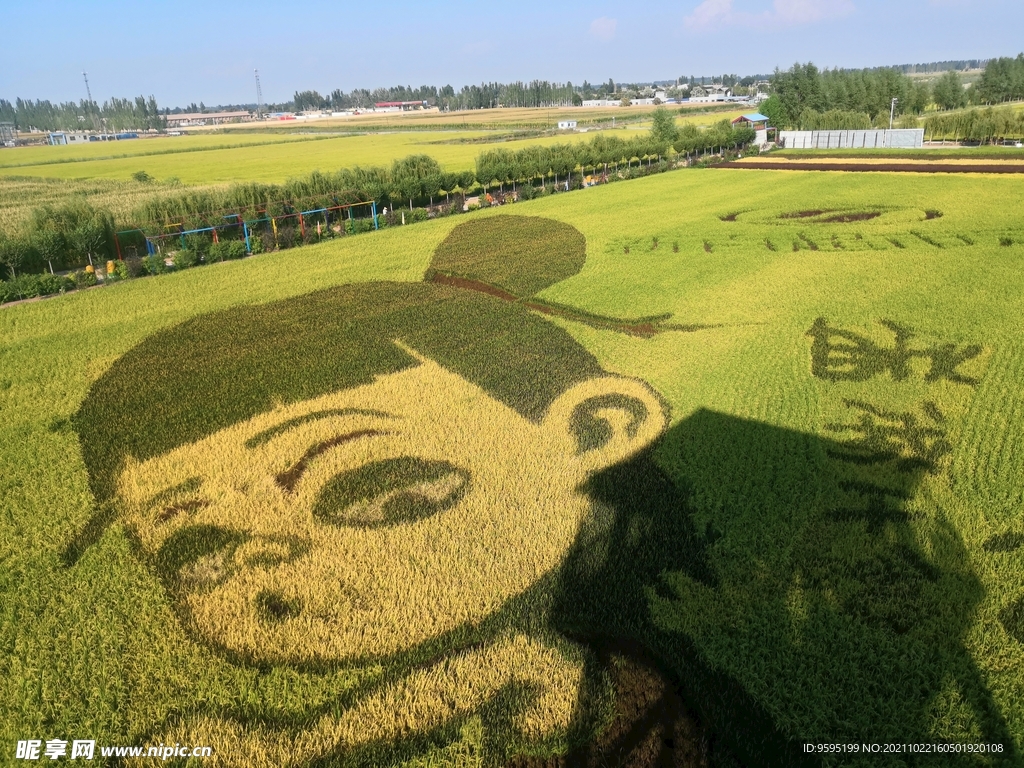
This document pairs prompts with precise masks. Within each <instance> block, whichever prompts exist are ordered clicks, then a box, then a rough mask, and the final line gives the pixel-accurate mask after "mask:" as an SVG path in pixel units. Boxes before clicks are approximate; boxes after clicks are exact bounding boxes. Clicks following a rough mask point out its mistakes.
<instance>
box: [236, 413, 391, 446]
mask: <svg viewBox="0 0 1024 768" xmlns="http://www.w3.org/2000/svg"><path fill="white" fill-rule="evenodd" d="M332 416H377V417H379V418H382V419H393V418H395V416H394V415H393V414H390V413H386V412H384V411H374V410H371V409H368V408H327V409H325V410H322V411H312V412H311V413H306V414H303V415H302V416H296V417H295V418H292V419H288V420H287V421H282V422H281V423H280V424H275V425H274V426H272V427H270V428H269V429H265V430H263V431H262V432H258V433H256V434H255V435H253V436H252V437H250V438H249V439H248V440H246V441H245V447H246V448H248V449H249V450H252V449H253V448H258V447H259V446H261V445H264V444H266V443H269V442H270V441H271V440H273V439H274V438H275V437H277V436H278V435H280V434H281V433H282V432H287V431H288V430H289V429H295V428H296V427H300V426H302V425H303V424H308V423H309V422H311V421H317V420H319V419H329V418H331V417H332Z"/></svg>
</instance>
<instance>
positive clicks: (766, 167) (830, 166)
mask: <svg viewBox="0 0 1024 768" xmlns="http://www.w3.org/2000/svg"><path fill="white" fill-rule="evenodd" d="M715 167H716V168H745V169H747V170H760V171H860V172H864V173H871V172H885V173H1024V163H1017V164H1013V165H1011V164H1005V165H996V164H984V165H982V164H978V163H975V164H970V165H966V164H965V165H952V164H950V163H938V162H934V163H929V164H927V165H925V164H921V163H871V164H867V163H826V162H799V163H787V164H785V165H782V164H780V163H765V162H750V163H748V162H735V161H731V162H728V163H719V164H718V165H716V166H715Z"/></svg>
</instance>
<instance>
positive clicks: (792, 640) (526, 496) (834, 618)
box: [0, 139, 1024, 766]
mask: <svg viewBox="0 0 1024 768" xmlns="http://www.w3.org/2000/svg"><path fill="white" fill-rule="evenodd" d="M330 141H331V140H324V141H322V142H319V141H318V142H308V143H301V142H300V143H296V144H285V145H282V147H284V148H291V147H311V148H316V147H320V146H323V145H325V144H329V143H330ZM338 141H350V139H339V140H338ZM273 146H274V147H277V145H273ZM264 149H266V148H264ZM211 151H218V150H211ZM225 151H226V150H225ZM185 157H188V155H185ZM70 165H79V164H77V163H75V164H70ZM1022 205H1024V187H1022V186H1021V183H1020V181H1019V179H1015V178H1014V177H1012V176H985V175H980V174H963V175H956V176H947V175H924V174H922V175H917V174H887V173H871V174H867V173H865V174H860V173H856V172H852V173H841V174H839V173H827V172H821V173H780V172H778V171H772V170H741V169H735V170H733V169H691V170H687V171H679V172H673V173H665V174H660V175H657V176H652V177H648V178H645V179H640V180H635V181H630V182H623V183H617V184H610V185H607V186H600V187H596V188H592V189H586V190H582V191H579V192H574V193H572V194H564V195H555V196H550V197H545V198H542V199H540V200H535V201H531V202H521V203H516V204H514V205H510V206H504V207H502V208H501V209H494V210H491V211H488V212H480V213H475V214H470V215H466V216H453V217H448V218H444V219H439V220H435V221H430V222H425V223H422V224H416V225H414V226H409V227H401V226H398V227H392V228H388V229H386V230H384V231H382V232H379V233H375V234H372V235H364V236H358V237H351V238H344V239H339V240H337V241H331V242H328V243H323V244H320V245H315V246H308V247H304V248H297V249H293V250H286V251H281V252H276V253H271V254H265V255H260V256H257V257H253V258H250V259H244V260H242V261H235V262H225V263H220V264H216V265H210V266H205V267H202V268H197V269H191V270H187V271H183V272H180V273H173V274H169V275H161V276H157V277H153V278H146V279H138V280H127V281H124V282H121V283H117V284H115V285H113V286H108V287H103V288H97V289H92V290H85V291H77V292H75V293H73V294H69V295H67V296H61V297H56V298H53V299H48V300H40V301H32V302H24V303H20V304H17V305H11V306H7V307H4V308H3V309H0V495H2V499H3V505H2V508H3V515H0V558H2V560H3V563H4V566H3V569H2V570H0V590H2V591H3V598H2V600H0V643H2V647H3V648H4V653H3V655H2V656H0V659H2V660H0V665H2V666H0V744H3V745H4V746H3V747H2V749H4V750H7V752H5V754H4V759H5V760H6V759H8V758H9V756H10V755H13V750H14V746H13V745H14V744H15V743H16V742H17V740H19V739H27V738H36V739H42V740H44V741H45V740H46V739H55V738H60V739H67V740H69V741H70V740H71V739H76V738H86V739H96V740H97V743H98V745H104V744H106V745H135V744H137V745H156V744H161V743H162V744H174V743H180V744H188V745H210V746H212V747H213V749H214V751H215V757H214V758H213V760H212V761H210V760H206V761H203V762H202V763H201V764H203V765H214V764H215V765H224V766H279V765H296V766H298V765H303V766H306V765H316V766H335V765H337V766H441V765H458V766H485V765H486V766H493V765H514V766H542V765H544V766H548V765H589V766H606V765H666V764H668V765H692V766H739V765H808V766H840V765H843V766H845V765H856V766H877V765H885V766H904V765H928V766H932V765H942V766H961V765H963V766H975V765H977V766H1014V765H1020V764H1021V761H1022V759H1024V698H1022V697H1021V695H1020V691H1021V690H1022V689H1024V520H1022V513H1024V385H1022V383H1021V382H1024V326H1022V324H1021V322H1020V317H1021V314H1022V310H1024V298H1022V297H1024V270H1022V266H1024V222H1022V220H1021V218H1020V216H1019V211H1020V210H1021V207H1022ZM807 744H812V745H815V746H814V747H811V748H810V749H808V748H807V747H806V746H805V745H807ZM817 745H822V746H821V748H819V747H818V746H817ZM829 745H855V746H856V749H854V748H853V746H847V747H845V748H844V747H842V746H839V747H830V746H829ZM871 745H878V751H870V750H871V749H872V747H871ZM110 760H111V761H112V762H113V761H114V760H115V759H114V758H110ZM128 762H129V763H130V764H139V765H143V764H148V763H151V762H152V760H149V761H146V760H145V759H140V760H137V761H131V760H129V761H128ZM173 762H174V761H170V763H173ZM179 762H181V763H182V764H184V761H179ZM195 764H197V765H198V764H200V763H199V762H198V761H197V762H196V763H195Z"/></svg>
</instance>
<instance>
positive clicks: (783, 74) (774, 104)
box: [761, 53, 1024, 128]
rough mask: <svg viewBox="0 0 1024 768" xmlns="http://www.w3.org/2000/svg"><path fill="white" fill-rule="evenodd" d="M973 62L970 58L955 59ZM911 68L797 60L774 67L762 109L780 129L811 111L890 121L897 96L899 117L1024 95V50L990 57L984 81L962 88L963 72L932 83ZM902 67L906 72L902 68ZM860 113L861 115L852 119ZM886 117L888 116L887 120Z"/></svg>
mask: <svg viewBox="0 0 1024 768" xmlns="http://www.w3.org/2000/svg"><path fill="white" fill-rule="evenodd" d="M954 63H971V62H954ZM908 69H910V67H903V68H895V67H890V68H885V67H883V68H878V69H825V70H823V71H822V70H819V69H818V68H817V67H816V66H814V64H811V63H807V64H799V63H798V64H794V65H793V66H792V67H790V68H789V69H787V70H785V71H781V70H778V69H777V70H776V71H775V74H774V75H772V78H771V92H772V97H773V98H772V99H769V100H768V101H766V102H765V103H763V104H762V105H761V111H762V112H763V113H764V114H765V115H768V117H770V118H772V122H773V124H774V125H776V126H778V127H780V128H788V127H794V128H797V127H799V128H803V127H806V126H805V123H807V122H808V118H811V119H813V115H815V114H817V115H823V114H831V115H833V116H837V115H839V113H844V114H845V115H846V117H845V118H844V120H845V121H847V122H849V121H854V122H857V123H858V127H860V124H862V123H863V120H862V119H861V118H860V117H859V116H862V115H864V114H866V115H867V116H868V119H869V125H871V124H874V125H882V124H883V123H884V124H888V117H889V114H890V109H891V107H892V99H893V98H895V99H896V100H897V101H896V108H895V110H894V111H895V114H896V115H920V114H921V113H922V112H924V110H925V108H926V107H928V105H929V104H932V103H934V104H935V105H936V106H937V107H939V109H944V110H949V109H959V108H961V107H965V106H967V105H968V104H998V103H1000V102H1005V101H1010V100H1017V99H1024V53H1022V54H1020V55H1018V56H1017V57H1016V58H1013V59H1011V58H1006V57H1004V58H999V59H990V60H989V61H988V62H987V63H986V65H985V69H984V71H983V72H982V74H981V77H980V79H979V80H978V81H977V82H976V83H974V84H973V85H971V86H970V87H969V88H964V86H963V82H962V80H961V78H960V75H959V74H958V73H957V72H956V71H953V70H950V71H947V72H946V73H945V74H944V75H942V77H940V78H939V79H938V80H937V81H936V82H935V84H934V86H932V87H929V85H928V84H927V83H925V82H923V81H919V80H913V79H912V78H910V77H909V76H907V74H906V73H905V71H906V70H908ZM901 70H902V71H901ZM852 115H858V117H857V118H853V117H851V116H852ZM883 118H884V120H883Z"/></svg>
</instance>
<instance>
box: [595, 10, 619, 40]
mask: <svg viewBox="0 0 1024 768" xmlns="http://www.w3.org/2000/svg"><path fill="white" fill-rule="evenodd" d="M618 25H619V20H618V19H609V18H608V17H607V16H602V17H601V18H599V19H594V20H593V21H592V22H590V34H591V36H592V37H596V38H597V39H598V40H605V41H608V40H611V39H612V38H613V37H615V28H616V27H617V26H618Z"/></svg>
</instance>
